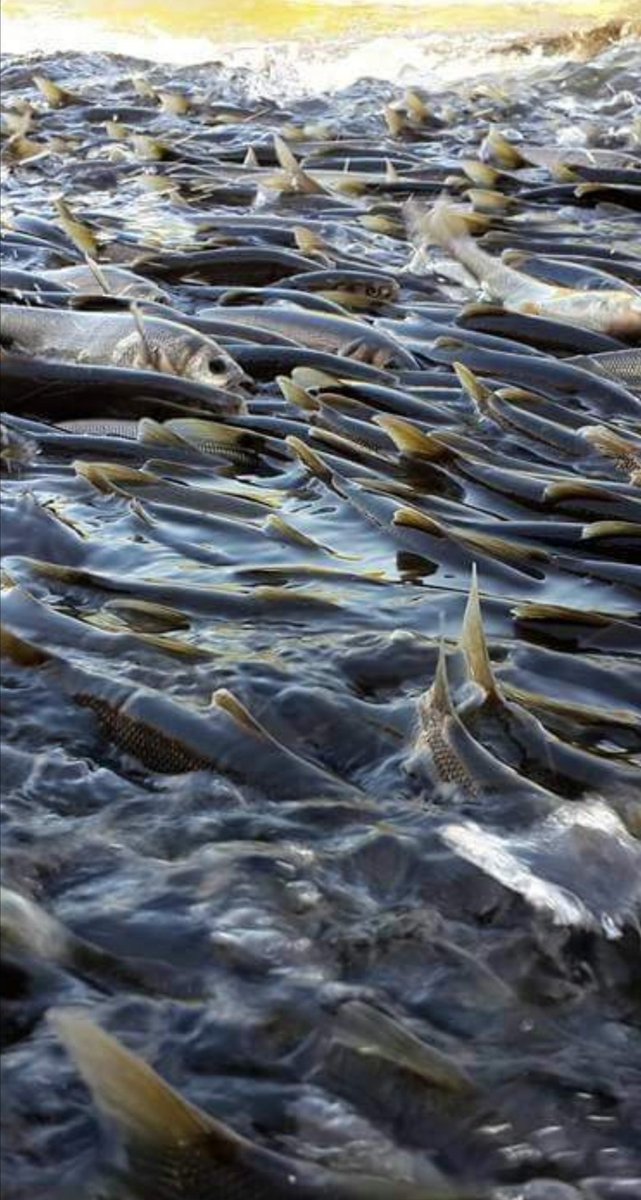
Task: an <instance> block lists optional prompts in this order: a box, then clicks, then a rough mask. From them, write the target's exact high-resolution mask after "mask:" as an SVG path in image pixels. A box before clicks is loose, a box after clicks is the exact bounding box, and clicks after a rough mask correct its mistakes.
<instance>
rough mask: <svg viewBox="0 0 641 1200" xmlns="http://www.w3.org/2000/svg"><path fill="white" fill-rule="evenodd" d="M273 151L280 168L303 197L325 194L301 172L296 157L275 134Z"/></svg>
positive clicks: (318, 185)
mask: <svg viewBox="0 0 641 1200" xmlns="http://www.w3.org/2000/svg"><path fill="white" fill-rule="evenodd" d="M274 150H275V152H276V158H277V159H278V162H279V164H280V166H281V167H282V169H283V171H284V172H285V174H286V176H287V177H288V179H289V181H290V182H291V183H292V184H293V186H294V188H295V190H296V191H297V192H301V193H303V194H304V195H324V194H325V189H324V188H323V187H321V185H320V184H319V183H317V182H316V180H315V179H312V177H311V175H308V174H307V172H306V171H304V170H303V168H302V167H301V165H300V163H299V161H298V159H297V158H296V155H295V154H293V153H292V151H291V150H290V148H289V146H288V145H287V142H286V141H284V139H283V138H282V137H279V135H278V134H277V133H276V134H274Z"/></svg>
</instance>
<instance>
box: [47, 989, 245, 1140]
mask: <svg viewBox="0 0 641 1200" xmlns="http://www.w3.org/2000/svg"><path fill="white" fill-rule="evenodd" d="M50 1019H51V1021H52V1024H53V1025H54V1028H55V1030H56V1032H57V1033H58V1035H59V1037H60V1038H61V1040H62V1041H63V1042H64V1045H65V1047H66V1049H67V1050H68V1052H69V1054H70V1055H71V1057H72V1059H73V1060H74V1062H75V1064H76V1066H77V1068H78V1070H79V1072H80V1074H81V1075H82V1078H83V1079H84V1081H85V1083H86V1084H87V1087H88V1088H89V1090H90V1092H91V1094H92V1096H93V1098H94V1100H95V1102H96V1104H97V1105H98V1107H99V1108H100V1110H101V1111H102V1112H103V1113H105V1114H106V1115H107V1116H108V1117H110V1118H111V1119H112V1120H113V1121H115V1123H116V1125H117V1127H118V1129H119V1130H120V1132H121V1133H122V1135H123V1136H124V1138H125V1141H126V1142H134V1143H137V1144H139V1145H140V1144H142V1145H149V1146H158V1147H162V1148H167V1147H168V1146H170V1147H173V1148H176V1149H182V1150H187V1148H188V1147H189V1144H190V1143H194V1142H202V1141H203V1140H204V1139H207V1141H209V1142H211V1144H212V1156H213V1155H214V1154H215V1149H216V1147H215V1141H214V1140H217V1141H218V1142H219V1143H220V1146H221V1148H222V1147H223V1146H226V1148H227V1153H228V1155H229V1154H230V1153H233V1151H234V1150H235V1149H238V1148H239V1147H241V1146H243V1145H244V1144H245V1143H244V1139H242V1138H241V1137H239V1136H238V1135H237V1134H235V1133H234V1132H233V1130H231V1129H228V1128H227V1126H225V1125H223V1124H222V1123H221V1122H219V1121H216V1120H215V1118H214V1117H210V1116H209V1115H208V1114H207V1113H205V1112H203V1111H202V1110H201V1109H199V1108H196V1107H195V1106H194V1105H193V1104H189V1102H188V1101H187V1100H184V1099H183V1098H182V1096H179V1095H178V1093H177V1092H175V1091H174V1089H173V1088H171V1087H170V1086H169V1084H167V1083H165V1081H164V1080H163V1079H161V1078H160V1076H159V1075H157V1074H156V1072H155V1071H154V1070H153V1069H152V1068H151V1067H150V1066H148V1065H147V1063H145V1062H143V1060H142V1059H141V1058H138V1056H137V1055H136V1054H132V1053H131V1051H129V1050H126V1049H125V1047H124V1046H123V1045H122V1044H121V1043H120V1042H119V1041H117V1040H116V1038H113V1037H111V1036H110V1035H109V1034H108V1033H105V1032H104V1030H102V1029H100V1028H99V1027H98V1026H97V1025H94V1024H93V1022H92V1021H90V1020H88V1019H87V1017H85V1016H82V1015H81V1014H80V1013H79V1012H75V1011H73V1010H71V1009H59V1010H57V1011H56V1012H54V1013H52V1014H51V1018H50Z"/></svg>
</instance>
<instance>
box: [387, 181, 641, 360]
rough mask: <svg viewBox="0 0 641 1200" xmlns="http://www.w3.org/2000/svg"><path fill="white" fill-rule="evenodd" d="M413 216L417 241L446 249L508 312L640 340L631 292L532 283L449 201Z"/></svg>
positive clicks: (638, 307)
mask: <svg viewBox="0 0 641 1200" xmlns="http://www.w3.org/2000/svg"><path fill="white" fill-rule="evenodd" d="M408 213H409V222H410V225H411V226H412V228H413V230H414V234H415V236H418V238H419V239H420V240H421V241H423V242H425V241H427V242H428V243H430V242H431V243H432V244H436V245H438V246H441V247H442V248H443V249H444V250H447V251H448V252H449V253H450V254H452V256H453V257H454V258H456V259H457V260H458V261H459V262H460V263H462V265H463V266H464V267H465V268H466V270H467V271H469V272H470V274H471V275H473V276H474V278H475V279H477V280H478V281H479V282H480V283H482V284H483V286H484V288H485V290H486V291H487V292H488V293H489V295H490V297H492V298H493V299H495V300H501V301H502V302H503V304H504V305H505V307H506V308H508V309H511V310H512V311H514V312H522V313H526V314H529V315H531V316H550V317H554V318H555V320H557V321H566V322H567V323H568V324H570V325H580V326H581V327H583V328H586V329H594V330H596V331H597V332H603V333H607V334H611V335H613V336H615V337H624V338H630V339H632V338H635V337H641V299H640V298H638V297H636V296H634V295H632V294H631V293H629V292H626V291H623V290H621V291H618V290H614V289H613V290H612V291H606V290H601V289H599V290H598V291H597V290H588V291H581V290H578V289H575V288H565V287H554V286H552V285H550V284H546V283H543V282H542V281H541V280H535V279H531V278H529V277H528V276H527V275H524V274H522V273H521V272H520V271H517V270H515V269H514V268H513V267H510V266H508V265H507V263H504V262H501V261H497V259H495V258H493V257H492V256H491V255H490V254H487V253H486V252H485V251H484V250H482V249H481V247H480V246H478V245H477V244H476V243H475V241H474V240H473V238H472V237H471V236H470V234H469V231H468V226H467V223H466V220H465V217H464V216H462V215H461V214H460V213H458V212H456V211H455V210H454V209H452V207H451V206H450V205H448V204H447V203H445V202H440V203H438V204H436V205H435V206H434V208H433V209H432V211H431V213H429V214H427V215H426V214H424V213H422V212H421V211H420V210H417V208H416V205H410V206H409V208H408Z"/></svg>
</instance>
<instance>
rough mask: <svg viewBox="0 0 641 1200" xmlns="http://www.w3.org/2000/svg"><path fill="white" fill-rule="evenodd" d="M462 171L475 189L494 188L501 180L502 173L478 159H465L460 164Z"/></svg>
mask: <svg viewBox="0 0 641 1200" xmlns="http://www.w3.org/2000/svg"><path fill="white" fill-rule="evenodd" d="M460 167H461V170H462V171H463V172H464V174H465V175H467V178H468V179H469V180H471V182H472V183H473V184H474V186H475V187H479V188H494V187H495V186H496V184H497V183H498V181H499V179H500V178H501V173H500V171H497V170H496V169H495V168H494V167H491V166H490V165H489V164H488V163H484V162H481V161H480V160H479V159H478V158H464V159H462V160H461V163H460Z"/></svg>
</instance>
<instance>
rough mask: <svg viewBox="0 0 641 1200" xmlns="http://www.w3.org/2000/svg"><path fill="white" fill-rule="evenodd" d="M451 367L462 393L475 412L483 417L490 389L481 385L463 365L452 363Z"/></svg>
mask: <svg viewBox="0 0 641 1200" xmlns="http://www.w3.org/2000/svg"><path fill="white" fill-rule="evenodd" d="M452 366H453V368H454V371H455V372H456V377H457V379H458V381H459V383H460V385H461V387H462V388H463V391H464V392H465V393H466V395H468V396H469V397H470V400H471V401H472V403H473V405H474V407H475V409H476V410H477V412H478V413H479V414H480V415H484V413H485V412H486V410H487V402H488V400H489V399H490V397H491V395H492V393H491V391H490V389H489V388H487V387H486V386H485V384H484V383H481V381H480V379H479V378H478V377H477V376H476V375H475V374H474V372H473V371H471V370H470V368H469V367H466V366H465V364H464V363H461V362H454V363H452Z"/></svg>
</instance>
